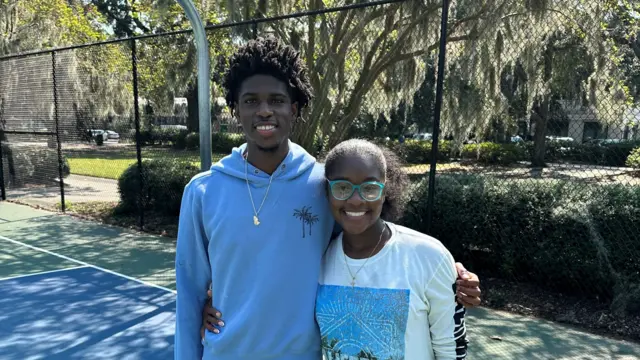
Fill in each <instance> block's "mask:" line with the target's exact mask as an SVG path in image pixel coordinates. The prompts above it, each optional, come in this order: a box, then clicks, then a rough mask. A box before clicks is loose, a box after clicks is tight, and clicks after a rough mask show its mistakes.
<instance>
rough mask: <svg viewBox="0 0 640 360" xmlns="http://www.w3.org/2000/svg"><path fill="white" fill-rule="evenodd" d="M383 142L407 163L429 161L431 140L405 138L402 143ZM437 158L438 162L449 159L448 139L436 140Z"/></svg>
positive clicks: (449, 147)
mask: <svg viewBox="0 0 640 360" xmlns="http://www.w3.org/2000/svg"><path fill="white" fill-rule="evenodd" d="M384 143H385V145H386V146H388V147H389V148H391V149H392V150H394V151H395V152H396V153H397V154H398V156H400V157H401V158H402V159H404V160H405V161H406V162H407V163H409V164H427V163H430V162H431V141H419V140H406V141H405V142H404V143H402V144H401V143H399V142H397V141H393V142H384ZM437 160H438V161H439V162H446V161H450V160H451V143H450V142H449V141H446V140H442V141H439V142H438V154H437Z"/></svg>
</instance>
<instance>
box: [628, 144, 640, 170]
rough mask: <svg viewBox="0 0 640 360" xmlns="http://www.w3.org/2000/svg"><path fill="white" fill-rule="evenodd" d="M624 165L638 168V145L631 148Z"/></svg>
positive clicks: (639, 154) (639, 159) (639, 149)
mask: <svg viewBox="0 0 640 360" xmlns="http://www.w3.org/2000/svg"><path fill="white" fill-rule="evenodd" d="M626 165H627V166H628V167H632V168H634V169H640V146H639V147H637V148H635V149H633V151H632V152H631V154H629V157H628V158H627V162H626Z"/></svg>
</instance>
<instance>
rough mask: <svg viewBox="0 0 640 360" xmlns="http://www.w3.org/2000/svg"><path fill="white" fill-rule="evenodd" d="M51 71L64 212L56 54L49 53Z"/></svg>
mask: <svg viewBox="0 0 640 360" xmlns="http://www.w3.org/2000/svg"><path fill="white" fill-rule="evenodd" d="M51 69H52V72H53V108H54V116H55V121H56V143H57V147H58V176H59V178H60V207H61V209H62V212H65V211H66V209H67V207H66V204H65V201H64V174H63V167H64V161H63V160H62V144H60V116H59V112H58V79H57V76H56V52H55V51H52V52H51Z"/></svg>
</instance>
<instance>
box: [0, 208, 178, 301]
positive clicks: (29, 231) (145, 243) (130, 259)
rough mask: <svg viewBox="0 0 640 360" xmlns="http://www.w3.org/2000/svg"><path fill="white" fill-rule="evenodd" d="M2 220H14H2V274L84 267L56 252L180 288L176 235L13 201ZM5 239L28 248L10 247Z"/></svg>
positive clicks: (2, 213) (0, 214)
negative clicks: (108, 223) (161, 234)
mask: <svg viewBox="0 0 640 360" xmlns="http://www.w3.org/2000/svg"><path fill="white" fill-rule="evenodd" d="M0 218H3V219H7V220H9V221H5V222H3V223H0V243H2V245H3V247H2V249H5V248H6V249H7V250H6V251H2V252H0V277H6V276H15V275H21V274H28V273H37V272H40V271H48V270H55V269H56V268H60V267H65V266H68V265H69V264H73V265H74V266H77V265H78V263H77V262H75V263H74V262H72V263H66V262H64V260H62V259H60V257H57V256H56V255H62V256H64V257H68V258H72V259H74V260H78V261H80V262H84V263H87V264H90V265H94V266H97V267H101V268H104V269H108V270H111V271H115V272H117V273H120V274H123V275H127V276H130V277H133V278H137V279H140V280H142V281H146V282H148V283H151V284H154V285H159V286H163V287H166V288H170V289H174V288H175V270H174V262H175V240H173V239H169V238H163V237H158V236H152V235H146V234H137V233H134V232H131V231H127V230H125V229H122V228H117V227H110V226H104V225H100V224H97V223H94V222H91V221H85V220H80V219H77V218H74V217H71V216H65V215H57V214H54V213H49V212H45V211H41V210H34V209H31V208H29V207H26V206H21V205H16V204H12V203H0ZM2 237H4V238H6V239H11V240H13V241H15V242H19V243H21V244H24V245H25V246H17V245H9V246H5V244H4V241H2ZM16 246H17V248H16ZM26 246H31V247H35V248H36V249H33V248H28V247H26ZM18 248H20V249H19V250H18ZM46 252H51V253H53V254H54V255H50V254H47V253H46ZM61 261H62V263H61ZM5 273H6V274H11V275H5Z"/></svg>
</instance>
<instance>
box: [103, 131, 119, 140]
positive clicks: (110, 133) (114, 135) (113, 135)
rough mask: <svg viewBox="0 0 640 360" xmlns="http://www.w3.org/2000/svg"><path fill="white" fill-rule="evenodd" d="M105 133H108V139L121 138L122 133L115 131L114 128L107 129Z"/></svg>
mask: <svg viewBox="0 0 640 360" xmlns="http://www.w3.org/2000/svg"><path fill="white" fill-rule="evenodd" d="M105 133H106V134H107V139H112V140H118V139H120V134H118V133H117V132H115V131H113V130H107V131H105Z"/></svg>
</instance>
